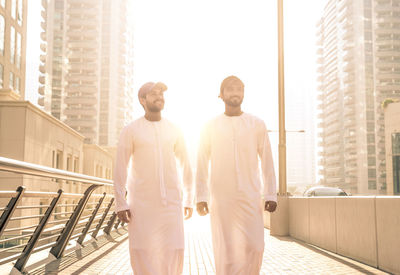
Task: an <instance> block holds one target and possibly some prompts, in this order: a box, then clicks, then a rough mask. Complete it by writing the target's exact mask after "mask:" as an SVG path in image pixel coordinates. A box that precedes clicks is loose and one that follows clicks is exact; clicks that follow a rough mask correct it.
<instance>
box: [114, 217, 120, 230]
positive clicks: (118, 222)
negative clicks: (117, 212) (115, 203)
mask: <svg viewBox="0 0 400 275" xmlns="http://www.w3.org/2000/svg"><path fill="white" fill-rule="evenodd" d="M120 223H121V220H120V219H119V218H118V220H117V222H116V223H115V225H114V228H115V229H117V228H118V226H119V224H120Z"/></svg>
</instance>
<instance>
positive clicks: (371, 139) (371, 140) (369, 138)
mask: <svg viewBox="0 0 400 275" xmlns="http://www.w3.org/2000/svg"><path fill="white" fill-rule="evenodd" d="M367 142H368V143H375V134H368V135H367Z"/></svg>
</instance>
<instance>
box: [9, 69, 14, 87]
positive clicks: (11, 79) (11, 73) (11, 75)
mask: <svg viewBox="0 0 400 275" xmlns="http://www.w3.org/2000/svg"><path fill="white" fill-rule="evenodd" d="M8 87H9V88H10V89H14V73H13V72H10V83H9V84H8Z"/></svg>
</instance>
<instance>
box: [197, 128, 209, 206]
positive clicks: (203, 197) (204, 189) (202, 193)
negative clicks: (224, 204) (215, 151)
mask: <svg viewBox="0 0 400 275" xmlns="http://www.w3.org/2000/svg"><path fill="white" fill-rule="evenodd" d="M210 155H211V137H210V130H209V125H207V126H206V127H204V128H203V130H202V133H201V136H200V143H199V149H198V152H197V171H196V201H197V202H208V197H209V194H208V186H207V181H208V166H209V162H210Z"/></svg>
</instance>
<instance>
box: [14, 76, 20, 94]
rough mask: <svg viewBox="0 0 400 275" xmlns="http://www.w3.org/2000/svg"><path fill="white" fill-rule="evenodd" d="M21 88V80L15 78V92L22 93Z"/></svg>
mask: <svg viewBox="0 0 400 275" xmlns="http://www.w3.org/2000/svg"><path fill="white" fill-rule="evenodd" d="M20 86H21V84H20V78H19V77H16V78H15V91H16V92H18V93H20V91H21V89H20Z"/></svg>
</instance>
